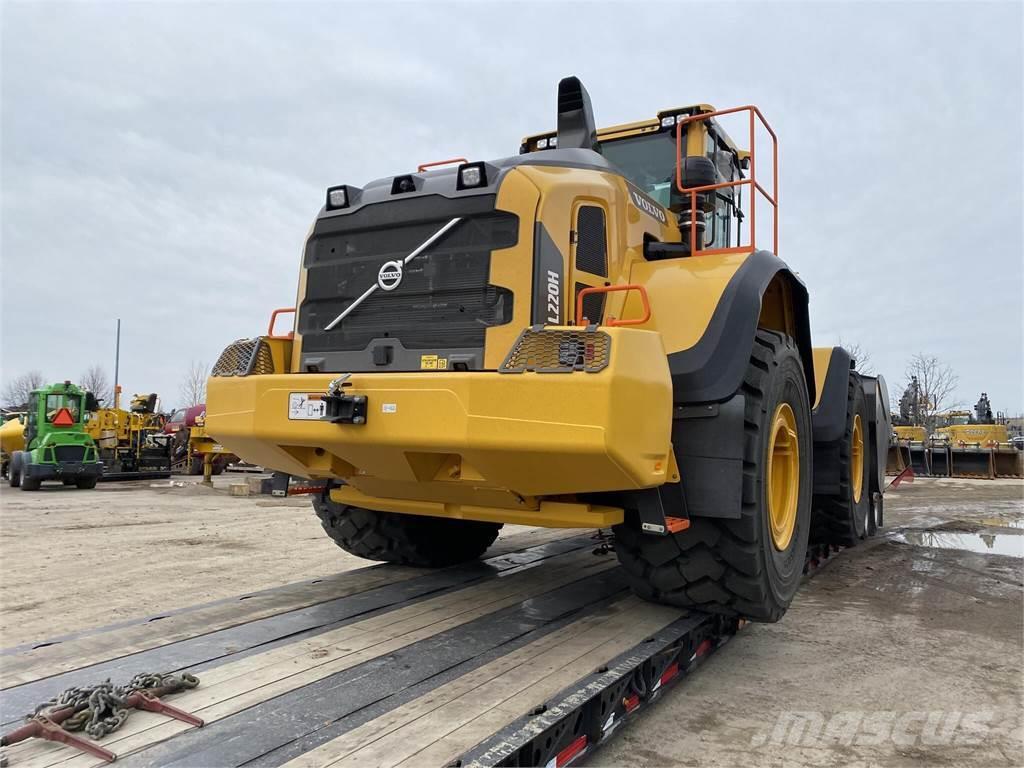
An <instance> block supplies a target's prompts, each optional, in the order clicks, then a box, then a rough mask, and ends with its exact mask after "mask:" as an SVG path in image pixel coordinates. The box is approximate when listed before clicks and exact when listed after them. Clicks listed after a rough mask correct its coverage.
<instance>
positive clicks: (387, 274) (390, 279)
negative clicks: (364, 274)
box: [377, 261, 402, 291]
mask: <svg viewBox="0 0 1024 768" xmlns="http://www.w3.org/2000/svg"><path fill="white" fill-rule="evenodd" d="M401 282H402V262H400V261H388V262H385V263H384V265H383V266H382V267H381V268H380V272H378V273H377V285H379V286H380V289H381V290H382V291H393V290H395V288H397V287H398V285H399V283H401Z"/></svg>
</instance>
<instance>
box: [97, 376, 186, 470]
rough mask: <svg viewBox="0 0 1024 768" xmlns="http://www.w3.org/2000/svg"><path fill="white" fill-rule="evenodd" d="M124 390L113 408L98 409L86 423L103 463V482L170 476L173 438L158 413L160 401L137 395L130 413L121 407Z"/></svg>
mask: <svg viewBox="0 0 1024 768" xmlns="http://www.w3.org/2000/svg"><path fill="white" fill-rule="evenodd" d="M120 395H121V393H120V388H119V387H118V390H117V391H116V392H115V394H114V407H113V408H98V409H97V410H95V411H93V413H92V414H91V416H90V418H89V421H88V423H87V424H86V428H85V429H86V433H87V434H88V435H89V436H90V437H91V438H92V439H93V440H94V441H95V442H96V445H97V446H98V448H99V453H100V460H101V461H102V462H103V465H104V471H103V477H102V479H103V480H129V479H138V478H143V477H147V478H154V477H170V475H171V440H172V436H171V435H166V434H164V431H163V428H164V422H163V417H162V416H161V415H160V414H159V413H157V410H156V406H157V401H158V400H159V398H158V397H157V395H156V394H155V393H154V394H136V395H135V396H133V397H132V399H131V402H130V403H129V406H128V410H125V409H123V408H121V407H120V404H121V402H120V401H121V397H120Z"/></svg>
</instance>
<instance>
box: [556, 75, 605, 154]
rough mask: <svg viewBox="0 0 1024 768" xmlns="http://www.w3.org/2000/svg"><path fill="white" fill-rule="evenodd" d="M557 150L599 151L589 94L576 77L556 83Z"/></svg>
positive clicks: (566, 78)
mask: <svg viewBox="0 0 1024 768" xmlns="http://www.w3.org/2000/svg"><path fill="white" fill-rule="evenodd" d="M558 148H559V149H592V150H594V151H595V152H599V151H600V149H599V148H598V143H597V125H596V123H594V109H593V107H591V106H590V94H589V93H587V89H586V88H584V87H583V83H581V82H580V80H579V78H578V77H563V78H562V80H561V81H560V82H559V83H558Z"/></svg>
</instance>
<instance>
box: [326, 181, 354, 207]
mask: <svg viewBox="0 0 1024 768" xmlns="http://www.w3.org/2000/svg"><path fill="white" fill-rule="evenodd" d="M348 203H349V200H348V190H347V189H346V187H345V185H344V184H342V185H341V186H339V187H328V188H327V210H328V211H335V210H337V209H338V208H346V207H348Z"/></svg>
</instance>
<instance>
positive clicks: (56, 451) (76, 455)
mask: <svg viewBox="0 0 1024 768" xmlns="http://www.w3.org/2000/svg"><path fill="white" fill-rule="evenodd" d="M53 457H54V459H55V460H57V461H59V462H65V461H85V446H84V445H55V446H53Z"/></svg>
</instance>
